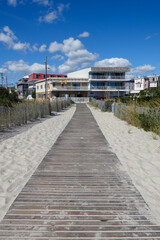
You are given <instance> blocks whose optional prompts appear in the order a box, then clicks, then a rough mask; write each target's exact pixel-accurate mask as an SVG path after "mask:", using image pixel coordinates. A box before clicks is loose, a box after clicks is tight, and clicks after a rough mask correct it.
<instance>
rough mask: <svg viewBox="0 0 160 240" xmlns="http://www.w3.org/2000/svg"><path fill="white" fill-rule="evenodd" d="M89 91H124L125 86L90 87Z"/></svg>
mask: <svg viewBox="0 0 160 240" xmlns="http://www.w3.org/2000/svg"><path fill="white" fill-rule="evenodd" d="M91 90H126V91H127V89H126V87H125V86H97V87H95V86H91Z"/></svg>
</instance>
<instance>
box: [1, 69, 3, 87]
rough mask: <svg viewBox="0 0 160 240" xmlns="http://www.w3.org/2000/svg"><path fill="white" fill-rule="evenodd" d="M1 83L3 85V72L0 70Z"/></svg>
mask: <svg viewBox="0 0 160 240" xmlns="http://www.w3.org/2000/svg"><path fill="white" fill-rule="evenodd" d="M1 85H2V87H3V73H2V72H1Z"/></svg>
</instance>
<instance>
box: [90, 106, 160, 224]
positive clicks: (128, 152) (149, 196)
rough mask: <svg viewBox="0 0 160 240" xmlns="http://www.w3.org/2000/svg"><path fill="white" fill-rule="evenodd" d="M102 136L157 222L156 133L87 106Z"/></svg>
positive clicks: (159, 145) (159, 157)
mask: <svg viewBox="0 0 160 240" xmlns="http://www.w3.org/2000/svg"><path fill="white" fill-rule="evenodd" d="M90 109H91V111H92V114H93V116H94V117H95V119H96V121H97V123H98V125H99V127H100V129H101V130H102V132H103V134H104V136H105V138H106V139H107V141H108V142H109V144H110V147H111V148H112V150H113V151H114V152H115V153H116V155H117V157H118V158H119V160H120V162H121V164H122V165H123V167H124V169H125V170H126V171H127V172H128V174H129V175H130V177H131V179H132V181H133V183H134V185H135V186H136V188H137V189H138V190H139V192H140V193H141V195H142V196H143V198H144V200H145V201H146V203H147V204H148V206H149V208H150V210H151V213H152V215H153V217H155V218H156V221H157V223H159V224H160V137H159V136H157V135H155V134H153V133H151V132H145V131H144V130H143V129H138V128H136V127H134V126H131V125H129V124H128V123H127V122H125V121H122V120H120V119H118V118H117V117H115V116H114V115H113V113H108V112H101V111H100V110H98V109H95V108H93V107H91V108H90Z"/></svg>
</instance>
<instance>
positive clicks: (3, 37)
mask: <svg viewBox="0 0 160 240" xmlns="http://www.w3.org/2000/svg"><path fill="white" fill-rule="evenodd" d="M15 40H17V37H16V36H15V35H14V33H13V32H12V30H11V29H10V28H9V27H8V26H5V27H4V28H3V30H2V32H0V42H2V43H3V44H5V45H6V46H7V47H8V48H12V47H13V46H14V41H15Z"/></svg>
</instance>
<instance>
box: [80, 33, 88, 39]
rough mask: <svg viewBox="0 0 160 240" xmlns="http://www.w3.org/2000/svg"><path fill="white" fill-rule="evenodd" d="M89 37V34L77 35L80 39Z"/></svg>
mask: <svg viewBox="0 0 160 240" xmlns="http://www.w3.org/2000/svg"><path fill="white" fill-rule="evenodd" d="M89 36H90V33H89V32H83V33H81V34H79V35H78V37H80V38H86V37H89Z"/></svg>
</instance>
